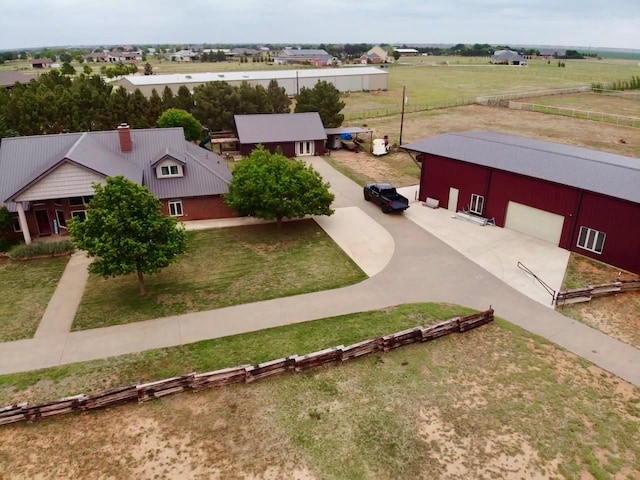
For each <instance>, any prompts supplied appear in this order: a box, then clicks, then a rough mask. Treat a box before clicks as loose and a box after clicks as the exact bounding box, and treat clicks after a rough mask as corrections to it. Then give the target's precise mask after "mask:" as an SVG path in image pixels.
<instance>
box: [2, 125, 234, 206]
mask: <svg viewBox="0 0 640 480" xmlns="http://www.w3.org/2000/svg"><path fill="white" fill-rule="evenodd" d="M130 132H131V140H132V143H133V149H132V150H131V151H130V152H121V151H120V139H119V136H118V131H116V130H112V131H106V132H85V133H69V134H61V135H37V136H32V137H13V138H5V139H3V141H2V144H0V204H1V203H2V202H6V203H7V207H8V208H9V210H11V211H15V204H14V203H13V202H12V201H10V199H11V198H13V197H15V196H16V194H17V193H18V192H21V191H23V190H24V189H26V188H28V187H29V186H30V185H33V184H34V183H35V182H36V181H37V180H39V179H41V178H43V177H44V176H46V175H47V174H48V173H49V172H51V171H53V170H54V169H55V168H56V167H57V166H59V165H61V164H62V163H64V162H66V161H71V162H73V163H74V164H77V165H81V166H83V167H85V168H88V169H90V170H92V171H95V172H97V173H99V174H101V175H104V176H105V177H107V176H116V175H123V176H125V177H126V178H129V179H130V180H132V181H135V182H137V183H143V184H145V185H147V187H148V188H149V190H150V191H151V193H153V194H154V195H155V196H157V197H158V198H178V197H196V196H202V195H219V194H223V193H227V192H228V185H229V182H230V181H231V172H230V171H229V168H228V167H227V164H226V163H225V161H224V160H223V159H222V157H220V156H219V155H217V154H215V153H213V152H210V151H208V150H205V149H203V148H200V147H198V146H195V145H193V144H191V143H189V142H187V141H185V139H184V132H183V130H182V128H155V129H141V130H135V129H132V130H130ZM167 152H170V155H171V156H173V157H175V158H176V159H177V160H178V161H179V162H181V163H182V162H184V177H176V178H162V179H158V178H157V177H156V174H155V171H154V170H153V168H152V164H153V163H155V162H156V161H157V160H158V159H159V158H162V157H164V156H166V155H167Z"/></svg>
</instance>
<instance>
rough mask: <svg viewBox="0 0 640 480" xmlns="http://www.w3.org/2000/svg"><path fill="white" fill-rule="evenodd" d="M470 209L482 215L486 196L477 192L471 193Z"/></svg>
mask: <svg viewBox="0 0 640 480" xmlns="http://www.w3.org/2000/svg"><path fill="white" fill-rule="evenodd" d="M469 211H470V212H471V213H475V214H477V215H482V212H483V211H484V197H483V196H482V195H476V194H475V193H474V194H472V195H471V205H470V206H469Z"/></svg>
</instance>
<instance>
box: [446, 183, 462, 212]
mask: <svg viewBox="0 0 640 480" xmlns="http://www.w3.org/2000/svg"><path fill="white" fill-rule="evenodd" d="M458 193H459V190H458V189H457V188H453V187H451V188H450V189H449V204H448V205H447V209H448V210H451V211H452V212H457V211H458Z"/></svg>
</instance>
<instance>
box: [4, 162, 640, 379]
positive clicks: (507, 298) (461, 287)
mask: <svg viewBox="0 0 640 480" xmlns="http://www.w3.org/2000/svg"><path fill="white" fill-rule="evenodd" d="M310 163H312V164H313V166H314V167H315V168H316V169H317V170H318V171H319V172H320V173H321V174H322V176H323V177H324V178H325V180H327V181H329V182H330V183H331V186H332V191H333V192H334V193H335V194H336V200H335V204H334V205H335V206H336V207H350V206H358V207H359V208H361V209H362V210H363V211H364V212H365V213H366V214H367V215H369V216H370V217H371V218H373V219H374V220H375V221H377V222H378V223H379V224H380V225H381V226H382V227H384V228H385V229H386V230H387V231H388V232H389V233H390V234H391V236H392V237H393V241H394V244H395V249H394V252H393V256H392V257H391V261H390V262H389V263H388V264H387V266H386V267H385V268H384V269H383V270H382V271H381V272H380V273H378V274H377V275H374V276H373V277H371V278H369V279H367V280H365V281H363V282H361V283H358V284H356V285H352V286H349V287H345V288H341V289H336V290H327V291H322V292H317V293H310V294H305V295H298V296H294V297H285V298H278V299H273V300H268V301H264V302H257V303H253V304H245V305H238V306H234V307H228V308H222V309H217V310H211V311H206V312H197V313H189V314H185V315H180V316H176V317H166V318H159V319H155V320H148V321H144V322H136V323H132V324H127V325H119V326H113V327H107V328H102V329H97V330H85V331H80V332H71V333H68V334H65V335H57V336H52V337H50V338H41V339H30V340H21V341H17V342H10V343H5V344H0V373H11V372H19V371H26V370H33V369H36V368H42V367H48V366H54V365H61V364H67V363H73V362H79V361H85V360H92V359H98V358H106V357H109V356H115V355H122V354H125V353H133V352H140V351H143V350H148V349H152V348H160V347H168V346H174V345H180V344H186V343H191V342H196V341H199V340H204V339H210V338H218V337H223V336H227V335H234V334H237V333H243V332H248V331H255V330H260V329H263V328H269V327H275V326H280V325H286V324H291V323H298V322H303V321H308V320H316V319H320V318H324V317H331V316H336V315H342V314H347V313H355V312H362V311H366V310H374V309H379V308H383V307H388V306H392V305H398V304H402V303H409V302H411V303H413V302H449V303H456V304H460V305H465V306H469V307H472V308H476V309H486V308H488V307H489V306H493V308H494V309H495V311H496V314H497V315H499V316H500V317H502V318H505V319H507V320H509V321H510V322H512V323H514V324H516V325H519V326H521V327H523V328H524V329H526V330H528V331H530V332H532V333H535V334H538V335H540V336H542V337H545V338H547V339H549V340H551V341H552V342H554V343H556V344H558V345H560V346H562V347H564V348H566V349H567V350H570V351H572V352H574V353H576V354H577V355H580V356H582V357H584V358H586V359H588V360H590V361H592V362H593V363H595V364H596V365H598V366H600V367H602V368H603V369H605V370H608V371H610V372H612V373H615V374H616V375H618V376H620V377H622V378H623V379H625V380H627V381H629V382H631V383H633V384H635V385H640V350H637V349H635V348H633V347H631V346H629V345H626V344H624V343H622V342H620V341H617V340H615V339H612V338H611V337H608V336H607V335H604V334H603V333H600V332H599V331H597V330H594V329H592V328H590V327H587V326H586V325H584V324H581V323H579V322H577V321H574V320H571V319H569V318H567V317H564V316H563V315H560V314H559V313H556V312H555V311H553V310H551V309H549V308H547V307H545V306H543V305H541V304H539V303H537V302H535V301H533V300H531V299H529V298H527V297H525V296H524V295H522V294H520V293H519V292H517V291H516V290H514V289H512V288H511V287H509V286H508V285H507V284H505V283H503V282H502V281H501V280H499V279H498V278H496V277H494V276H493V275H491V274H489V273H488V272H487V271H485V270H483V269H482V268H480V267H479V266H477V265H476V264H475V263H473V262H471V261H470V260H468V259H466V258H465V257H463V256H462V255H461V254H459V253H458V252H456V251H455V250H453V249H452V248H450V247H449V246H447V245H446V244H444V243H443V242H441V241H440V240H438V239H437V238H435V237H434V236H433V235H431V234H429V233H428V232H426V231H425V230H424V229H422V228H420V227H419V226H418V225H416V224H415V223H413V222H411V221H410V220H408V219H406V218H404V217H403V216H402V215H384V214H382V213H381V212H380V211H379V209H378V208H377V207H376V206H374V205H371V204H368V203H366V202H364V201H363V200H362V196H361V195H362V194H361V188H360V187H359V186H358V185H356V184H355V183H353V182H352V181H351V180H349V179H348V178H346V177H344V176H343V175H341V174H340V173H338V172H337V171H336V170H334V169H333V168H331V167H330V166H329V165H328V164H327V163H326V162H324V160H322V159H319V158H314V159H311V161H310ZM366 233H367V232H361V231H356V232H355V234H358V235H366ZM292 353H295V352H292Z"/></svg>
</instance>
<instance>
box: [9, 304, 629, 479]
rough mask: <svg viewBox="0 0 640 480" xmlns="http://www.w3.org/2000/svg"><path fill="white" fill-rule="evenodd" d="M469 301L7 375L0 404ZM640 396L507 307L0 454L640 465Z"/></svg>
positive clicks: (152, 470)
mask: <svg viewBox="0 0 640 480" xmlns="http://www.w3.org/2000/svg"><path fill="white" fill-rule="evenodd" d="M468 311H469V310H467V309H464V308H460V307H455V306H447V305H435V304H418V305H404V306H401V307H396V308H390V309H385V310H382V311H375V312H365V313H360V314H355V315H347V316H343V317H336V318H331V319H325V320H318V321H315V322H309V323H304V324H298V325H291V326H286V327H280V328H277V329H271V330H265V331H261V332H255V333H249V334H245V335H239V336H236V337H230V338H223V339H218V340H214V341H207V342H200V343H198V344H193V345H188V346H184V347H176V348H171V349H163V350H157V351H152V352H146V353H142V354H138V355H128V356H125V357H119V358H114V359H109V360H104V361H100V362H90V363H87V364H77V365H71V366H68V367H61V368H56V369H49V370H44V371H40V372H33V373H29V374H20V375H11V376H4V377H0V385H3V387H2V389H1V390H0V392H1V395H2V396H1V397H0V398H1V399H2V400H4V401H0V404H2V403H6V401H7V400H8V399H12V398H20V397H22V398H24V399H32V400H37V399H38V398H41V396H42V395H43V394H44V395H46V394H48V397H46V398H55V397H56V396H61V395H67V394H70V393H79V392H81V391H84V392H88V391H92V390H95V388H96V387H100V386H105V387H106V386H111V385H114V384H116V385H118V384H125V383H128V382H132V381H136V380H152V379H157V378H159V377H166V376H170V375H175V374H180V373H186V372H190V371H194V370H195V371H202V370H209V369H213V368H220V367H225V366H230V365H236V364H241V363H255V362H258V361H263V360H267V359H272V358H278V357H282V356H284V355H288V354H291V353H299V354H300V353H305V352H309V351H312V350H316V349H319V348H324V347H329V346H334V345H336V344H340V343H344V344H347V343H350V342H354V341H357V340H360V339H363V338H370V337H373V336H377V335H380V334H382V333H391V332H393V331H397V330H399V329H402V328H407V327H410V326H415V325H425V324H429V323H431V322H435V321H437V320H440V319H442V318H448V317H450V316H453V315H459V314H464V313H466V312H468ZM11 385H14V386H16V388H18V389H20V390H23V391H20V392H18V393H15V392H12V387H11ZM639 407H640V390H638V389H637V388H633V387H632V386H630V385H628V384H626V383H625V382H622V381H620V380H619V379H617V378H615V377H614V376H612V375H610V374H607V373H606V372H603V371H602V370H600V369H598V368H596V367H593V366H592V365H591V364H589V363H588V362H586V361H584V360H580V359H578V358H576V357H575V356H573V355H572V354H570V353H567V352H565V351H564V350H561V349H559V348H557V347H555V346H554V345H552V344H550V343H549V342H547V341H545V340H542V339H540V338H538V337H535V336H534V335H531V334H528V333H526V332H524V331H522V330H521V329H519V328H517V327H514V326H512V325H511V324H509V323H507V322H505V321H502V320H500V319H497V320H496V322H495V323H494V324H492V325H487V326H485V327H482V328H480V329H477V330H474V331H471V332H469V333H465V334H463V335H450V336H448V337H445V338H442V339H438V340H435V341H433V342H428V343H425V344H417V345H412V346H409V347H405V348H402V349H398V350H394V351H392V352H390V353H387V354H376V355H372V356H369V357H365V358H362V359H359V360H355V361H351V362H347V363H345V364H342V365H331V366H328V367H326V368H321V369H318V370H314V371H309V372H305V373H303V374H291V375H284V376H282V377H278V378H273V379H269V380H265V381H261V382H256V383H252V384H249V385H237V386H232V387H228V388H222V389H215V390H209V391H206V392H203V393H198V394H188V393H185V394H178V395H175V396H171V397H168V398H164V399H161V400H158V401H154V402H150V403H148V404H145V405H142V406H140V405H128V406H123V407H118V408H113V409H108V410H104V411H100V412H95V413H92V414H91V415H69V416H65V417H61V418H58V419H55V420H50V421H43V422H41V423H36V424H33V425H27V424H18V425H15V426H9V427H3V435H4V436H5V437H4V438H6V439H7V442H6V444H5V446H4V447H5V448H3V454H2V455H0V469H3V470H7V469H8V468H11V471H12V472H13V473H14V474H15V475H18V476H25V477H29V476H33V474H34V472H37V471H45V472H56V475H57V476H65V477H92V478H98V477H114V478H125V477H130V476H133V475H134V474H135V475H137V476H141V477H145V478H146V477H150V478H151V477H154V475H155V476H161V477H175V476H179V474H178V472H179V471H180V470H179V469H180V468H183V469H185V470H183V471H184V472H186V473H189V472H191V474H194V475H195V474H196V473H198V472H202V473H203V476H206V472H208V473H210V472H211V471H216V472H218V473H220V475H221V476H222V477H225V476H230V477H231V476H239V477H250V476H254V477H255V476H260V475H261V472H262V474H263V473H264V472H270V473H272V474H273V477H274V478H293V477H295V476H298V477H303V474H304V473H305V472H306V473H307V474H308V475H307V477H312V478H327V479H333V478H336V479H342V478H358V479H359V478H505V476H509V475H511V474H513V478H570V479H581V478H596V479H607V478H612V477H614V476H615V478H621V479H625V478H626V479H632V478H637V473H638V471H640V444H638V442H637V440H636V439H637V438H638V435H639V434H640V431H639V428H638V426H639V424H640V408H639ZM186 432H188V433H186ZM63 442H64V444H65V445H67V448H64V449H61V448H52V445H54V446H55V445H60V444H61V443H63ZM25 448H31V451H32V452H33V454H32V455H29V456H25V455H24V454H23V452H24V449H25ZM176 451H179V454H178V455H179V456H178V457H177V458H176V453H175V452H176ZM256 452H259V454H256ZM96 455H100V462H95V461H92V459H93V458H95V456H96ZM203 468H206V470H202V469H203ZM176 469H178V470H176ZM303 478H304V477H303Z"/></svg>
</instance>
